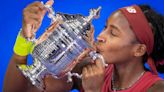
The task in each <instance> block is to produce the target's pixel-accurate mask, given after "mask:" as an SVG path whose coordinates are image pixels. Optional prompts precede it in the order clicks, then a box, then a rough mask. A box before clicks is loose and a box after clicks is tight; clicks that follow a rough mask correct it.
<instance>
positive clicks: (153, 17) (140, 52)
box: [82, 5, 164, 92]
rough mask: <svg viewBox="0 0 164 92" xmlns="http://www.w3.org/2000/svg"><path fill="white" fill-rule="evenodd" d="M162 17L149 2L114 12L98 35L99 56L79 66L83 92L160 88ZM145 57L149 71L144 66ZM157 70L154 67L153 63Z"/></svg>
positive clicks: (159, 91) (158, 91) (163, 86)
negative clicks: (100, 57)
mask: <svg viewBox="0 0 164 92" xmlns="http://www.w3.org/2000/svg"><path fill="white" fill-rule="evenodd" d="M163 36H164V17H163V16H161V15H159V14H157V13H156V12H155V11H153V10H152V9H151V8H150V7H149V6H137V5H133V6H129V7H124V8H121V9H119V10H118V11H116V12H114V13H113V14H112V15H111V16H110V17H109V18H108V20H107V23H106V26H105V28H104V30H103V31H102V32H101V33H100V35H99V36H98V42H97V45H96V48H97V52H98V53H100V54H101V55H102V56H103V57H104V59H105V61H106V63H107V64H109V65H108V67H107V68H105V67H104V66H103V64H102V63H101V62H100V60H96V61H95V64H92V65H88V66H86V67H84V68H83V71H82V74H83V77H82V85H83V89H84V91H85V92H164V81H163V80H162V79H161V78H159V77H158V75H157V70H159V71H160V72H163V66H162V64H163V63H161V62H162V59H164V38H163ZM145 61H147V63H148V65H149V66H150V69H151V70H150V71H148V70H147V69H145V67H144V63H145ZM155 65H156V67H157V70H156V67H155Z"/></svg>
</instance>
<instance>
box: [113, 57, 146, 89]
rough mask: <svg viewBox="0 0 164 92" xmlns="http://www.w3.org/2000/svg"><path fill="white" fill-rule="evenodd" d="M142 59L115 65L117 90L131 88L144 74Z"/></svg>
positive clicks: (114, 75) (114, 73) (114, 74)
mask: <svg viewBox="0 0 164 92" xmlns="http://www.w3.org/2000/svg"><path fill="white" fill-rule="evenodd" d="M144 71H145V70H144V66H143V63H142V59H135V60H133V61H129V62H126V63H121V64H115V65H114V72H113V78H114V85H113V86H115V87H116V88H129V87H130V86H132V85H133V84H134V83H135V82H136V81H138V79H139V78H140V77H142V74H143V73H144Z"/></svg>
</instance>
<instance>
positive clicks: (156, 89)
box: [148, 80, 164, 92]
mask: <svg viewBox="0 0 164 92" xmlns="http://www.w3.org/2000/svg"><path fill="white" fill-rule="evenodd" d="M148 92H164V80H160V81H157V82H156V83H155V84H154V85H152V86H151V87H150V88H149V89H148Z"/></svg>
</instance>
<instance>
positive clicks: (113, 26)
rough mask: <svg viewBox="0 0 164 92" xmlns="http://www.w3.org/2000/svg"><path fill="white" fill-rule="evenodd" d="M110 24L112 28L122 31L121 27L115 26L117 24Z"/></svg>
mask: <svg viewBox="0 0 164 92" xmlns="http://www.w3.org/2000/svg"><path fill="white" fill-rule="evenodd" d="M110 26H111V27H112V28H114V29H116V30H118V31H120V29H119V28H118V27H117V26H115V25H113V24H110Z"/></svg>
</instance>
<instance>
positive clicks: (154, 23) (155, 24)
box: [139, 5, 164, 73]
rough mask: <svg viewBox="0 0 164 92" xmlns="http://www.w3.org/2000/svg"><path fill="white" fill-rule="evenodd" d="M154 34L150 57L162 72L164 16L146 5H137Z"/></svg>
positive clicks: (163, 66) (163, 61) (163, 70)
mask: <svg viewBox="0 0 164 92" xmlns="http://www.w3.org/2000/svg"><path fill="white" fill-rule="evenodd" d="M139 7H140V8H141V10H142V11H143V13H144V15H145V16H146V18H147V20H148V22H149V23H150V25H151V27H152V30H153V34H154V48H153V52H152V54H151V57H152V58H153V59H154V61H155V65H156V68H157V71H158V72H160V73H164V16H162V15H161V14H158V13H157V12H155V11H154V10H153V9H151V7H150V6H148V5H139Z"/></svg>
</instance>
